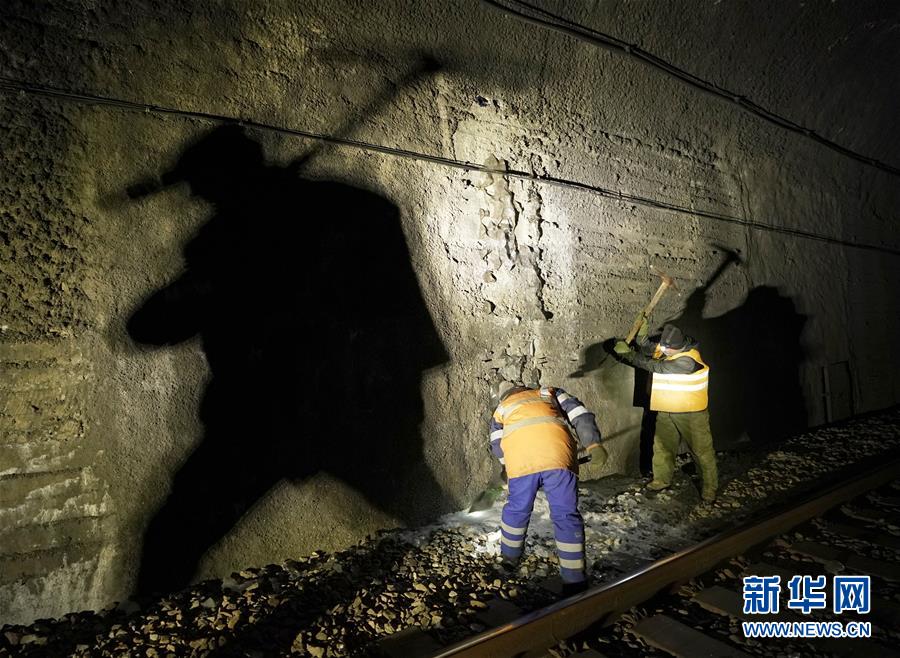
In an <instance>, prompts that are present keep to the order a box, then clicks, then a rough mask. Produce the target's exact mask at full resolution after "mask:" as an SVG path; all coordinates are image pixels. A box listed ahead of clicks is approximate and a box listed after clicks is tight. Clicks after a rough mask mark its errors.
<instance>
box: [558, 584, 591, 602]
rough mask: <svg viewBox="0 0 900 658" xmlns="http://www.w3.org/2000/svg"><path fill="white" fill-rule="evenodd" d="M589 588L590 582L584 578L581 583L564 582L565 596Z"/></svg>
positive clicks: (563, 593)
mask: <svg viewBox="0 0 900 658" xmlns="http://www.w3.org/2000/svg"><path fill="white" fill-rule="evenodd" d="M587 588H588V584H587V581H586V580H582V581H581V582H579V583H563V584H562V595H563V598H564V599H565V598H568V597H570V596H575V595H576V594H581V593H582V592H583V591H585V590H586V589H587Z"/></svg>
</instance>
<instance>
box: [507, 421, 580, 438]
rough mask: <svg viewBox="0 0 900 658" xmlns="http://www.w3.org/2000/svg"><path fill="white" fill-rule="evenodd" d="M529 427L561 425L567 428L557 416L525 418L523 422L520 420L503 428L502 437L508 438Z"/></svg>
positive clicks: (564, 422)
mask: <svg viewBox="0 0 900 658" xmlns="http://www.w3.org/2000/svg"><path fill="white" fill-rule="evenodd" d="M531 425H562V426H563V427H568V425H567V423H566V421H564V420H563V419H562V418H559V417H558V416H536V417H534V418H526V419H525V420H520V421H519V422H518V423H512V424H511V425H507V426H506V427H504V428H503V436H508V435H510V434H512V433H513V432H515V431H516V430H519V429H522V428H523V427H529V426H531Z"/></svg>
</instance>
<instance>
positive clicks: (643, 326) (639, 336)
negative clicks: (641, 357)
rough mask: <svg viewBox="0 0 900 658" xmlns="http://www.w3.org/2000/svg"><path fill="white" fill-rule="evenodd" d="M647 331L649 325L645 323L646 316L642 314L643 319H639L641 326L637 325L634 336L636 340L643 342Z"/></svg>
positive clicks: (648, 331)
mask: <svg viewBox="0 0 900 658" xmlns="http://www.w3.org/2000/svg"><path fill="white" fill-rule="evenodd" d="M649 333H650V325H649V324H648V323H647V317H646V316H644V319H643V320H642V321H641V326H640V327H638V330H637V335H636V336H635V338H637V341H638V342H639V343H642V342H644V339H645V338H647V334H649Z"/></svg>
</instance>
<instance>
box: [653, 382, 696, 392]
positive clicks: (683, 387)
mask: <svg viewBox="0 0 900 658" xmlns="http://www.w3.org/2000/svg"><path fill="white" fill-rule="evenodd" d="M653 388H654V389H655V390H657V391H702V390H703V389H704V388H709V382H703V383H702V384H656V383H654V384H653Z"/></svg>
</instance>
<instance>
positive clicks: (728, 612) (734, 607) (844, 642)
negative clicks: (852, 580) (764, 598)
mask: <svg viewBox="0 0 900 658" xmlns="http://www.w3.org/2000/svg"><path fill="white" fill-rule="evenodd" d="M692 601H693V602H694V603H696V604H697V605H699V606H700V607H702V608H704V609H706V610H709V611H710V612H712V613H715V614H717V615H725V616H729V617H734V618H735V619H740V620H741V621H786V622H802V621H808V620H809V617H806V616H804V615H802V614H799V613H796V612H793V611H792V610H787V609H785V608H784V607H782V608H781V609H780V610H779V611H778V614H772V615H751V614H749V613H745V612H744V597H743V595H741V594H739V593H738V592H735V591H733V590H730V589H726V588H724V587H720V586H719V585H713V586H712V587H707V588H706V589H703V590H700V591H699V592H697V593H696V594H695V595H694V597H693V599H692ZM876 603H877V602H876V601H873V602H872V612H873V613H875V612H876V611H878V610H879V608H880V606H876ZM888 603H890V602H888ZM893 605H894V606H896V607H897V608H900V606H897V604H893ZM880 609H881V610H883V611H886V612H888V615H890V611H889V608H887V606H885V607H884V608H880ZM806 642H808V643H810V644H811V645H812V646H814V647H816V648H817V649H818V650H819V651H822V652H827V653H833V654H837V655H839V656H855V655H858V654H859V651H860V641H859V640H857V639H836V638H809V639H807V640H806ZM879 651H880V652H881V653H879V656H882V657H883V658H896V657H897V656H900V654H898V653H897V652H895V651H893V650H890V649H888V648H887V647H883V646H879Z"/></svg>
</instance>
